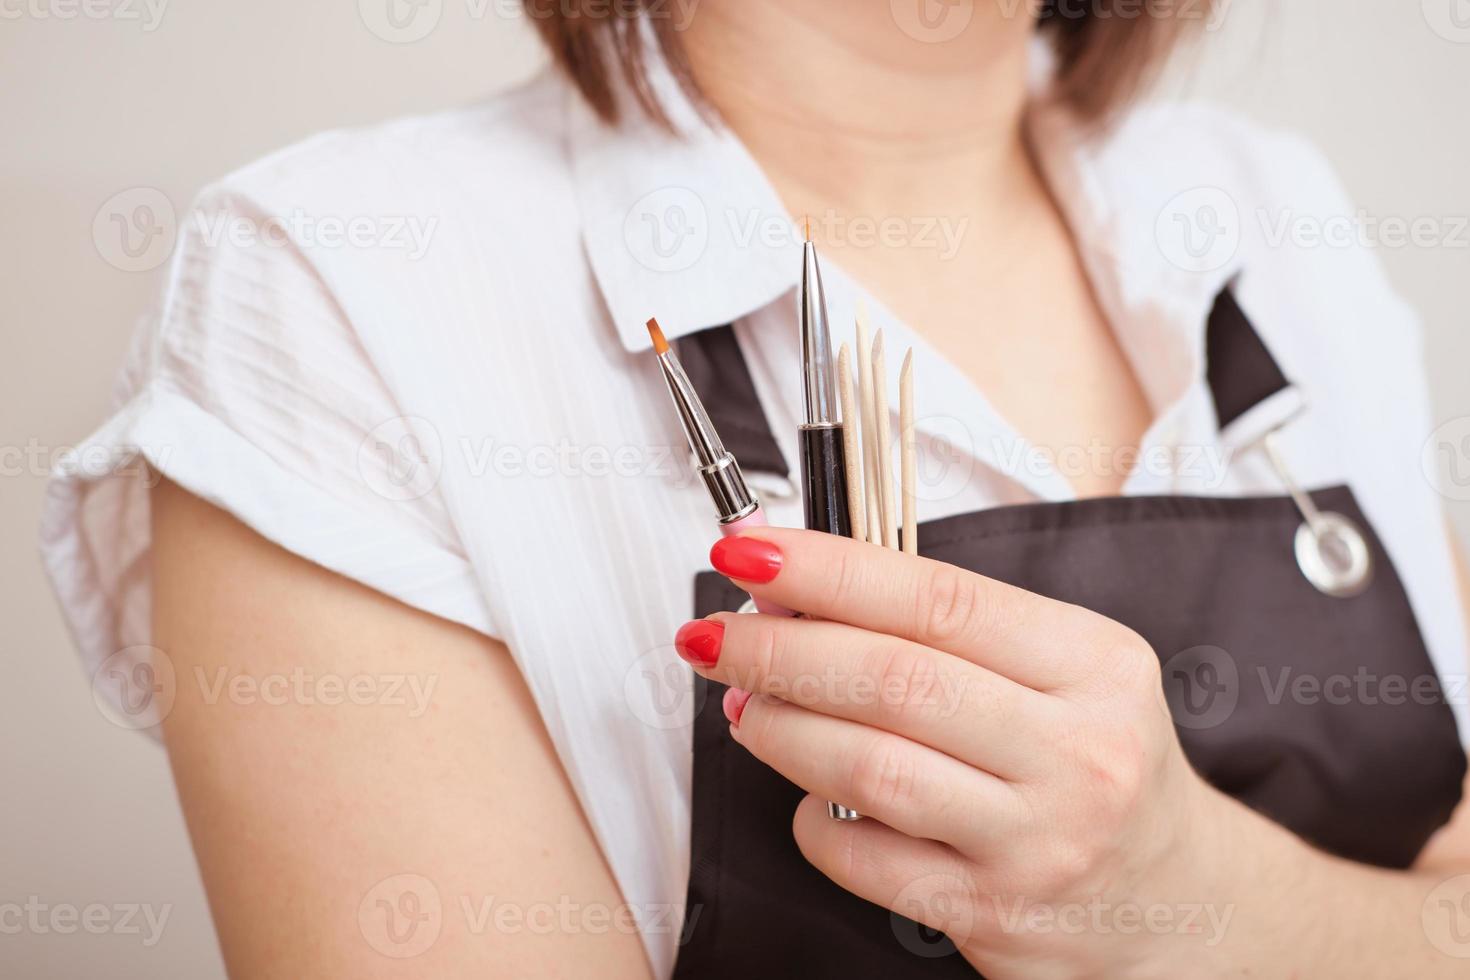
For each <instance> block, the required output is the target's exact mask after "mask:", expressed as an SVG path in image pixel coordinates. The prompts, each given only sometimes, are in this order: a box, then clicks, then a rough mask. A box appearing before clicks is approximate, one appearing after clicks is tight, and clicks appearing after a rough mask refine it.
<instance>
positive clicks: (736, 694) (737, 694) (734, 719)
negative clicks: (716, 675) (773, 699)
mask: <svg viewBox="0 0 1470 980" xmlns="http://www.w3.org/2000/svg"><path fill="white" fill-rule="evenodd" d="M749 700H750V692H749V691H742V690H741V689H740V688H738V687H730V688H726V689H725V700H724V703H723V707H724V709H725V717H726V718H727V719H729V721H730V724H732V725H734V726H736V727H737V728H738V727H739V726H740V716H741V715H743V714H745V704H746V702H747V701H749Z"/></svg>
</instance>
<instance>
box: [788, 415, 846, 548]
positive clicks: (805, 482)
mask: <svg viewBox="0 0 1470 980" xmlns="http://www.w3.org/2000/svg"><path fill="white" fill-rule="evenodd" d="M797 441H798V442H799V443H800V446H801V499H802V503H803V504H804V505H805V511H806V526H807V527H808V528H810V529H811V530H813V531H826V532H827V533H828V534H839V535H841V536H842V537H844V538H847V537H851V536H852V519H851V518H850V517H849V515H848V513H847V449H846V447H845V446H844V445H843V444H842V426H840V425H821V426H802V427H801V428H800V429H798V430H797Z"/></svg>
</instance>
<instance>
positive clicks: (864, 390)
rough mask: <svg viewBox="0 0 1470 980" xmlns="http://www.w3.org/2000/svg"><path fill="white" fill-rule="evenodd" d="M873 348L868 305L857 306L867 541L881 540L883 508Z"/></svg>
mask: <svg viewBox="0 0 1470 980" xmlns="http://www.w3.org/2000/svg"><path fill="white" fill-rule="evenodd" d="M872 354H873V348H872V345H871V344H869V342H868V306H867V304H866V303H864V302H863V301H862V300H859V301H858V308H857V362H858V378H857V384H858V412H859V414H860V415H861V416H862V423H863V488H864V489H863V496H864V499H865V500H866V501H867V507H866V513H867V517H868V540H869V541H871V542H872V543H873V544H877V545H881V544H882V543H883V516H882V510H883V508H882V507H881V506H880V504H879V496H878V493H879V487H878V424H877V419H876V416H875V413H874V411H873V358H872Z"/></svg>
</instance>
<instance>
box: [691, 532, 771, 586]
mask: <svg viewBox="0 0 1470 980" xmlns="http://www.w3.org/2000/svg"><path fill="white" fill-rule="evenodd" d="M709 562H710V564H711V565H713V566H715V571H717V572H719V573H720V574H721V575H724V576H727V577H729V578H733V579H737V580H739V581H741V582H755V583H756V584H758V585H760V584H764V583H766V582H769V581H771V580H772V579H773V578H775V577H776V576H777V575H778V574H780V572H781V550H780V549H779V548H777V547H776V546H775V545H773V544H771V542H769V541H761V540H760V539H759V538H747V537H742V536H739V535H737V536H735V537H733V538H721V539H720V540H718V541H716V542H715V546H714V547H713V548H711V549H710V550H709Z"/></svg>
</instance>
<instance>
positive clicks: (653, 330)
mask: <svg viewBox="0 0 1470 980" xmlns="http://www.w3.org/2000/svg"><path fill="white" fill-rule="evenodd" d="M646 326H647V327H648V336H650V337H652V338H653V352H654V353H655V354H667V353H668V352H669V342H668V341H667V340H665V339H664V332H663V330H662V329H661V328H660V327H659V325H658V319H657V318H655V317H649V318H648V323H647V324H646Z"/></svg>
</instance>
